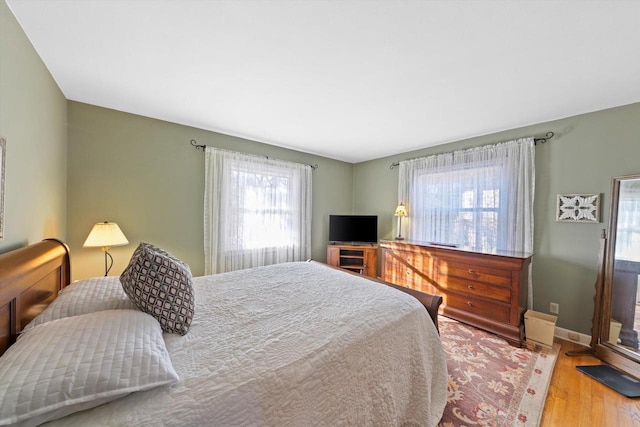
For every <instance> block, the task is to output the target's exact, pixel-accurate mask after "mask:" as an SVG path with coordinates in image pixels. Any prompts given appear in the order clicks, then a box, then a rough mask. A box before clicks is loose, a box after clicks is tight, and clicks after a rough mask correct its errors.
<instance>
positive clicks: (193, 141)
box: [189, 139, 207, 151]
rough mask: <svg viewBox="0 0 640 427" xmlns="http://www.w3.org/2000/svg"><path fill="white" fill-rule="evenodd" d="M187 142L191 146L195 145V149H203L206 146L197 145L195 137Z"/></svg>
mask: <svg viewBox="0 0 640 427" xmlns="http://www.w3.org/2000/svg"><path fill="white" fill-rule="evenodd" d="M189 143H190V144H191V146H192V147H195V148H196V150H202V151H204V149H205V148H206V147H207V146H206V145H198V142H197V141H196V140H195V139H192V140H191V141H189Z"/></svg>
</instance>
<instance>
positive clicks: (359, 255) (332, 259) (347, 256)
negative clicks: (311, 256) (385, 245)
mask: <svg viewBox="0 0 640 427" xmlns="http://www.w3.org/2000/svg"><path fill="white" fill-rule="evenodd" d="M327 264H329V265H331V266H334V267H340V268H344V269H345V270H349V271H353V272H355V273H359V274H363V275H365V276H368V277H374V278H375V277H376V276H377V274H376V272H377V269H378V245H376V244H371V245H369V244H364V245H355V244H352V245H346V244H337V243H333V244H330V245H328V246H327Z"/></svg>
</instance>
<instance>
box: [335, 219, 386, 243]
mask: <svg viewBox="0 0 640 427" xmlns="http://www.w3.org/2000/svg"><path fill="white" fill-rule="evenodd" d="M329 241H330V242H335V243H378V216H377V215H329Z"/></svg>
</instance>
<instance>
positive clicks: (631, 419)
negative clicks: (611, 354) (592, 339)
mask: <svg viewBox="0 0 640 427" xmlns="http://www.w3.org/2000/svg"><path fill="white" fill-rule="evenodd" d="M556 342H558V343H560V344H561V346H562V347H561V349H560V354H559V355H558V360H557V361H556V366H555V369H554V372H553V376H552V378H551V384H550V385H549V392H548V394H547V400H546V402H545V406H544V412H543V413H542V420H541V422H540V426H541V427H556V426H562V427H565V426H585V427H599V426H603V427H609V426H611V427H614V426H615V427H618V426H619V427H626V426H634V427H640V399H629V398H626V397H624V396H622V395H620V394H618V393H616V392H615V391H613V390H611V389H610V388H608V387H607V386H605V385H602V384H600V383H599V382H597V381H595V380H593V379H591V378H590V377H588V376H587V375H585V374H583V373H581V372H579V371H578V370H577V369H576V366H579V365H599V364H601V362H600V360H598V359H596V358H595V357H591V356H580V357H569V356H567V355H566V354H565V353H566V352H567V351H569V350H579V349H581V348H584V347H583V346H581V345H579V344H576V343H573V342H569V341H564V340H559V339H557V338H556Z"/></svg>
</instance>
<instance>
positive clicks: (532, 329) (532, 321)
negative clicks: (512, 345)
mask: <svg viewBox="0 0 640 427" xmlns="http://www.w3.org/2000/svg"><path fill="white" fill-rule="evenodd" d="M556 320H558V316H554V315H551V314H546V313H540V312H539V311H534V310H527V311H526V312H525V313H524V333H525V337H526V340H527V343H530V344H534V343H535V344H541V345H543V346H547V347H551V346H553V333H554V331H555V329H556Z"/></svg>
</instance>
